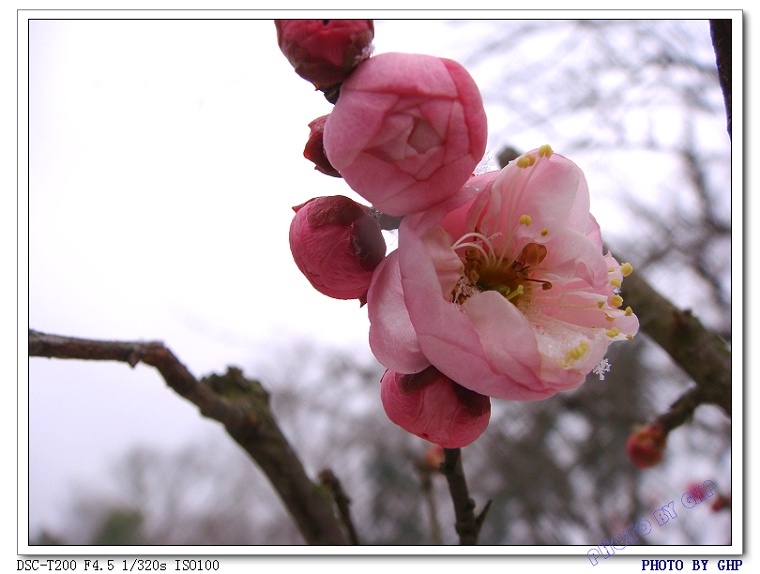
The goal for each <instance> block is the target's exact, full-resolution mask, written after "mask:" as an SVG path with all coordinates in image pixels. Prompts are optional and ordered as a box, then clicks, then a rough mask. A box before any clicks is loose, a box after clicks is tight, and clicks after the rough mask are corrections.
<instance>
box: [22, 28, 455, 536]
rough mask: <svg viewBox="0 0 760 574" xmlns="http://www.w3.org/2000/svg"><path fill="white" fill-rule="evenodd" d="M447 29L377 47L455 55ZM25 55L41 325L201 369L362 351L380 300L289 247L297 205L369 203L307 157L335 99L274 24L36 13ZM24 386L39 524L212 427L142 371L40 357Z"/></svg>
mask: <svg viewBox="0 0 760 574" xmlns="http://www.w3.org/2000/svg"><path fill="white" fill-rule="evenodd" d="M441 26H442V25H441V24H435V23H430V24H425V32H424V33H422V34H413V33H407V32H406V31H405V30H404V26H403V25H401V24H396V25H394V31H393V33H391V34H386V33H384V32H385V30H386V27H385V26H384V25H383V24H382V23H380V22H378V25H377V31H376V37H377V41H376V43H375V44H376V49H377V51H378V52H379V51H391V50H398V51H408V52H414V51H425V50H428V51H431V50H432V51H431V52H430V53H437V54H438V55H446V54H443V53H440V52H436V51H435V45H434V46H433V47H432V48H431V46H430V42H429V40H426V39H429V38H431V37H432V38H435V37H436V36H438V37H441V38H444V37H445V35H444V34H436V33H435V29H436V28H441ZM426 44H427V48H426V47H425V46H426ZM29 46H30V49H29V74H30V87H29V90H30V95H29V105H30V124H29V135H30V148H29V157H30V164H29V165H30V195H29V225H30V235H29V300H30V308H29V324H30V326H31V327H32V328H34V329H37V330H40V331H45V332H50V333H56V334H65V335H71V336H80V337H91V338H100V339H126V340H136V339H145V340H154V339H158V340H162V341H164V342H165V343H166V344H167V345H169V346H170V347H171V348H172V350H173V351H174V352H175V353H176V354H177V355H178V356H179V357H180V358H181V359H182V360H183V361H184V362H185V363H186V364H187V366H188V367H189V368H190V370H191V371H192V372H193V373H195V374H196V375H198V376H202V375H204V374H207V373H209V372H212V371H213V372H221V371H223V370H224V369H225V367H226V366H227V365H230V364H238V365H242V366H249V365H251V364H252V363H254V362H257V361H270V360H271V357H273V356H276V353H277V350H278V348H280V347H282V346H283V345H292V344H293V341H294V340H299V339H311V338H313V339H317V340H319V341H321V342H322V343H325V344H328V345H339V346H342V347H345V346H349V347H351V348H355V349H357V352H362V353H366V352H367V327H368V322H367V316H366V309H361V308H360V307H359V304H358V302H357V301H337V300H334V299H329V298H327V297H325V296H324V295H321V294H319V293H318V292H316V291H314V290H313V289H311V287H310V285H309V284H308V282H307V281H306V280H305V278H304V277H303V276H302V275H301V274H300V272H299V271H298V269H297V268H296V266H295V265H294V263H293V260H292V257H291V255H290V249H289V246H288V229H289V225H290V221H291V219H292V216H293V211H292V210H291V207H292V206H294V205H298V204H300V203H303V202H304V201H306V200H307V199H309V198H311V197H315V196H318V195H332V194H346V195H349V196H352V197H355V198H356V199H360V198H358V197H357V196H355V195H352V192H351V190H350V189H349V188H348V187H347V186H346V185H345V184H344V182H343V181H342V180H339V179H335V178H330V177H327V176H324V175H322V174H319V173H318V172H316V171H314V170H313V167H312V165H311V164H310V163H309V162H308V161H306V160H305V159H304V158H303V157H302V152H303V146H304V144H305V141H306V137H307V136H308V127H307V124H308V123H309V122H310V121H311V120H312V119H314V118H315V117H318V116H320V115H323V114H326V113H329V111H330V109H331V107H332V106H331V105H330V104H329V103H328V102H327V101H326V100H325V99H324V98H323V97H322V96H321V94H319V93H316V92H315V91H314V90H313V88H312V87H311V86H310V84H308V83H307V82H306V81H304V80H302V79H301V78H299V77H298V76H297V75H296V74H295V73H294V72H293V71H292V68H291V67H290V65H289V64H288V62H287V60H286V59H285V58H284V56H282V54H281V53H280V51H279V48H278V46H277V42H276V34H275V29H274V25H273V23H272V21H271V20H238V21H168V22H167V21H138V22H136V21H125V20H121V21H119V20H112V21H111V20H109V21H102V20H94V21H86V20H83V21H66V20H57V21H49V20H47V21H32V22H30V26H29ZM29 377H30V383H31V384H30V386H29V405H30V421H29V428H30V434H29V453H30V482H29V488H30V522H31V528H32V531H35V527H39V526H40V525H42V524H43V521H45V520H50V519H51V516H52V517H54V516H55V515H56V513H57V511H63V510H66V509H65V508H61V506H62V504H61V503H62V501H63V500H65V499H66V497H67V493H68V492H69V491H70V489H71V487H72V482H71V481H72V479H74V480H75V481H76V482H82V483H84V482H86V481H87V480H88V479H90V477H91V476H92V475H93V474H95V473H98V472H101V471H102V470H103V469H105V468H107V467H108V465H109V464H111V463H112V462H113V460H115V458H116V457H118V456H119V454H120V453H121V450H120V449H121V448H122V447H124V446H125V445H126V444H128V443H135V442H139V443H144V444H157V445H161V444H168V445H173V444H184V443H186V442H187V441H188V440H192V437H193V435H194V433H197V432H203V431H205V430H206V429H209V428H212V429H213V428H215V427H216V425H215V423H212V422H209V421H207V420H202V419H201V418H200V416H199V415H198V414H197V412H196V409H195V407H193V406H192V405H190V404H189V403H186V402H185V401H183V400H181V399H179V398H178V397H176V396H175V395H174V394H173V392H171V391H169V390H168V389H166V388H165V387H164V385H163V383H162V381H161V379H160V378H159V377H158V375H157V374H156V373H155V372H154V371H153V370H152V369H150V368H147V367H144V366H138V367H137V368H136V369H135V370H131V369H130V368H129V367H127V366H126V365H119V364H93V363H80V362H75V361H48V360H42V359H35V360H32V361H30V363H29Z"/></svg>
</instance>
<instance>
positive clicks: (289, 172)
mask: <svg viewBox="0 0 760 574" xmlns="http://www.w3.org/2000/svg"><path fill="white" fill-rule="evenodd" d="M28 34H29V326H30V328H33V329H36V330H39V331H43V332H49V333H54V334H61V335H71V336H79V337H88V338H98V339H122V340H161V341H164V342H165V343H166V344H167V345H168V346H169V347H170V348H171V349H172V350H173V351H174V352H175V353H176V354H177V356H178V357H180V359H181V360H182V361H183V362H184V363H185V364H186V365H187V366H188V367H189V369H190V370H191V371H192V372H193V373H194V374H195V375H196V376H198V377H200V376H203V375H206V374H209V373H212V372H217V373H221V372H223V371H225V370H226V367H227V366H228V365H235V366H239V367H241V368H242V369H243V370H244V371H245V373H246V375H248V376H250V377H255V378H258V379H260V380H261V381H262V383H263V384H264V386H265V387H266V388H267V389H268V390H270V392H271V393H272V396H273V399H272V401H273V403H272V404H273V409H274V412H275V414H276V415H277V416H278V419H279V421H280V423H281V426H282V427H283V428H284V430H285V432H286V434H287V436H288V437H289V439H290V440H291V442H292V444H293V446H294V448H295V449H296V450H297V452H298V453H299V454H300V455H301V457H302V460H303V461H304V463H305V465H306V468H307V470H308V471H309V473H310V474H311V475H312V476H315V475H316V474H317V472H318V471H319V470H321V469H322V468H324V467H329V468H331V469H332V470H333V472H334V473H335V474H336V475H337V476H338V478H339V479H340V480H341V482H342V483H343V487H344V489H345V490H346V491H347V493H348V494H349V496H350V497H351V499H352V511H353V513H354V521H355V524H356V525H357V528H358V530H359V536H360V537H361V539H362V541H363V542H364V543H365V544H394V545H395V544H404V545H429V544H437V543H444V544H453V543H456V534H455V532H454V529H453V515H452V514H453V513H452V510H451V502H450V499H449V498H448V493H447V491H446V485H445V480H444V479H443V477H442V476H439V475H436V474H435V473H431V472H429V471H427V470H425V467H424V464H423V461H424V459H425V456H426V454H427V451H428V447H429V445H428V444H427V443H425V441H422V440H421V439H418V438H416V437H413V436H411V435H408V434H407V433H405V432H404V431H402V430H400V429H398V428H397V427H395V426H394V425H393V424H392V423H390V422H389V421H388V420H387V418H386V417H385V414H384V412H383V410H382V406H381V404H380V400H379V379H380V376H381V375H382V368H381V367H380V366H379V365H378V364H377V363H376V362H375V360H374V359H373V357H372V355H371V353H370V352H369V348H368V344H367V329H368V321H367V315H366V308H360V307H359V304H358V302H357V301H337V300H332V299H329V298H327V297H325V296H323V295H320V294H319V293H317V292H316V291H314V290H313V289H311V287H310V285H309V284H308V282H307V281H306V279H304V278H303V277H302V276H301V275H300V273H299V272H298V270H297V268H296V267H295V264H294V263H293V261H292V258H291V256H290V251H289V247H288V240H287V234H288V228H289V225H290V220H291V218H292V214H293V212H292V210H291V207H292V206H294V205H298V204H300V203H303V202H304V201H306V200H307V199H309V198H311V197H314V196H319V195H334V194H343V195H348V196H349V197H352V198H354V199H357V200H360V201H361V199H360V198H358V196H356V195H354V194H353V192H351V190H350V189H349V188H348V187H347V186H346V185H345V183H344V182H343V181H342V180H340V179H336V178H330V177H328V176H324V175H322V174H320V173H318V172H316V171H314V170H313V168H312V166H311V164H310V163H309V162H308V161H306V160H305V159H304V158H303V157H302V151H303V146H304V144H305V142H306V138H307V136H308V127H307V124H308V123H309V122H310V121H311V120H312V119H314V118H316V117H317V116H320V115H324V114H326V113H329V111H330V108H331V105H330V104H329V103H328V102H327V101H326V100H325V99H324V98H323V97H322V96H321V94H320V93H318V92H315V91H314V90H313V88H312V87H311V86H310V84H308V83H307V82H306V81H304V80H302V79H301V78H299V77H298V76H297V75H296V74H295V73H294V72H293V71H292V69H291V68H290V66H289V64H288V62H287V61H286V59H285V58H284V57H283V56H282V54H281V53H280V52H279V49H278V47H277V43H276V35H275V29H274V24H273V23H272V21H269V20H255V19H225V20H179V19H177V20H159V19H153V20H140V19H137V20H123V19H116V18H114V19H92V20H84V19H77V18H76V17H75V15H74V17H73V18H72V19H66V20H45V19H40V20H31V21H30V22H29V27H28ZM374 44H375V53H381V52H389V51H404V52H422V53H428V54H433V55H437V56H442V57H448V58H452V59H456V60H458V61H460V62H461V63H462V64H464V65H465V66H466V67H467V68H468V70H469V71H470V72H471V74H472V75H473V77H474V78H475V80H476V82H477V83H478V85H479V86H480V88H481V91H482V94H483V98H484V101H485V105H486V111H487V114H488V120H489V134H490V135H489V144H488V155H487V157H486V158H484V164H485V165H487V166H489V167H491V168H496V167H498V161H499V160H498V157H499V154H500V153H501V152H502V151H503V150H504V149H505V148H513V149H515V150H518V151H525V150H528V149H532V148H535V147H538V146H539V145H542V144H544V143H549V144H550V145H552V147H553V148H554V150H555V152H557V153H561V154H562V155H565V156H568V157H570V158H571V159H573V160H574V161H575V162H576V163H577V164H578V165H579V166H581V168H582V169H583V170H584V172H585V173H586V177H587V179H588V181H589V186H590V189H591V209H592V213H594V215H595V216H596V217H597V219H598V221H599V223H600V226H601V228H602V233H603V237H604V239H605V241H606V243H607V244H608V246H609V247H610V249H611V250H612V251H613V254H615V255H616V257H617V258H618V260H620V261H630V262H631V263H633V265H634V268H635V270H636V271H635V272H636V273H641V274H642V275H643V276H645V277H646V278H647V279H648V280H649V281H650V282H651V283H652V284H653V285H655V287H656V288H657V289H658V290H659V291H660V292H661V293H662V294H664V295H665V296H667V297H668V298H670V299H671V300H672V301H673V302H675V303H676V304H677V305H679V306H680V307H683V308H689V309H691V310H692V312H693V313H694V314H695V315H696V316H697V317H699V318H700V319H701V320H702V321H703V322H704V323H705V324H706V325H707V326H708V327H710V328H711V329H714V330H715V331H717V332H718V333H719V334H720V335H721V336H723V337H724V338H725V339H726V341H727V342H728V343H729V344H730V341H731V337H732V305H731V302H732V284H736V283H737V282H736V281H732V273H733V274H735V273H738V272H739V271H738V269H737V267H738V265H735V266H734V267H733V268H732V251H731V246H732V243H731V241H732V209H737V203H736V199H735V198H736V197H738V194H739V192H740V191H739V190H732V187H731V141H730V139H729V138H728V135H727V133H726V128H725V112H724V107H723V99H722V94H721V91H720V88H719V85H718V80H717V73H716V70H715V57H714V53H713V49H712V45H711V41H710V33H709V24H708V22H707V21H706V20H597V21H584V20H572V21H571V20H525V21H521V20H498V21H495V20H470V21H434V20H387V21H384V20H376V21H375V42H374ZM732 192H733V193H732ZM732 198H734V203H732ZM734 220H735V218H734ZM387 240H388V244H389V248H390V249H393V248H394V242H395V237H394V235H393V232H389V233H388V235H387ZM734 312H736V310H735V309H734ZM608 357H609V359H610V361H611V363H612V369H611V372H610V373H609V374H608V375H607V377H606V378H605V380H603V381H601V380H599V379H598V378H597V377H594V376H592V377H590V378H589V380H588V381H587V383H586V384H585V385H583V386H582V387H581V388H580V389H578V390H576V391H573V392H570V393H564V394H562V395H559V396H556V397H554V398H552V399H549V400H546V401H542V402H538V403H508V402H504V401H494V404H493V416H492V422H491V424H490V426H489V428H488V429H487V431H486V433H485V434H484V435H483V436H482V437H481V439H479V440H478V441H477V442H476V443H475V444H473V445H472V446H470V447H466V448H465V449H463V457H464V464H465V471H466V473H467V475H468V480H469V483H470V490H471V494H472V496H473V498H474V499H475V500H476V502H477V503H478V505H479V506H482V505H483V504H484V503H485V502H486V501H487V500H492V501H493V502H492V505H493V506H492V508H491V511H490V513H489V517H488V520H487V521H486V523H485V525H484V527H483V531H482V534H481V542H482V543H483V544H487V545H521V546H522V545H528V546H531V545H579V546H586V547H591V546H595V545H596V544H598V543H600V542H602V541H603V540H604V539H607V538H609V537H610V536H611V535H613V534H616V533H619V532H620V531H621V530H622V529H623V528H625V527H626V526H628V525H630V524H632V523H633V522H635V521H636V520H638V519H639V518H642V517H646V516H647V515H649V514H650V513H651V512H652V511H653V510H654V509H656V508H659V507H660V506H662V505H665V504H667V503H668V502H670V501H671V500H676V507H677V508H678V504H679V503H678V501H679V500H680V496H681V494H682V493H683V492H685V491H686V490H688V487H689V485H690V484H691V483H700V484H701V483H702V482H703V481H705V480H708V479H709V480H712V481H714V482H715V484H716V485H717V490H718V491H719V492H721V493H723V494H730V493H731V486H732V461H733V462H734V463H735V462H736V461H737V460H738V458H737V457H740V455H741V453H738V452H734V453H733V457H732V450H731V434H732V427H731V422H730V420H729V419H728V418H727V417H726V416H725V415H724V414H723V413H722V412H721V411H720V410H719V409H718V408H716V407H710V406H703V407H700V408H699V409H698V410H697V412H696V414H695V417H694V418H693V420H691V421H690V422H689V423H687V424H686V425H685V426H683V427H681V428H679V429H677V430H675V431H673V433H671V435H670V438H669V443H668V449H667V453H666V459H665V461H664V463H663V464H661V465H660V466H658V467H655V468H653V469H650V470H646V471H639V470H637V469H636V468H635V467H634V466H633V465H632V464H631V463H630V462H629V461H628V460H627V458H626V454H625V450H624V443H625V440H626V438H627V436H628V434H629V433H630V432H631V430H632V429H633V428H634V427H635V425H637V424H639V423H643V422H646V421H648V420H650V419H651V418H653V417H654V416H656V415H657V414H659V413H660V412H663V411H664V410H666V409H667V407H668V405H669V404H670V403H671V402H672V401H673V400H675V399H676V398H677V397H679V396H680V395H681V394H682V393H683V392H684V391H685V390H686V389H687V388H689V385H690V382H689V380H688V378H687V377H686V376H685V375H684V374H683V372H682V371H681V370H680V369H679V367H677V366H676V365H674V364H673V363H672V362H671V360H670V359H669V357H668V356H667V355H666V354H665V353H664V352H663V351H662V350H661V349H659V348H658V347H657V346H656V345H655V344H653V343H652V342H651V341H650V340H649V339H648V338H647V337H646V335H644V334H641V335H639V336H637V338H636V339H635V340H634V342H632V343H629V344H625V345H622V344H621V345H619V346H614V347H612V349H611V352H610V354H609V356H608ZM22 398H26V397H22ZM28 407H29V408H28V518H29V521H28V530H29V532H28V535H29V541H30V544H46V545H47V544H128V545H139V544H171V545H185V544H187V545H199V544H213V545H217V544H245V545H290V544H301V543H302V540H301V538H300V536H299V534H298V532H297V530H296V528H295V527H294V525H293V524H292V523H291V521H290V519H289V518H288V516H287V515H286V514H285V511H284V509H283V508H282V506H281V504H280V502H279V500H278V499H277V496H276V494H275V493H274V491H273V490H272V488H271V487H270V486H269V484H268V483H267V482H266V479H265V478H264V477H263V476H262V475H261V473H260V472H259V471H258V469H257V468H256V467H255V466H254V465H253V463H252V462H251V461H250V460H249V459H248V458H247V457H246V455H245V453H243V452H242V451H241V450H240V449H239V448H238V447H237V446H236V445H235V444H234V443H233V442H232V441H231V440H230V439H229V438H228V437H227V436H226V435H225V433H224V431H223V429H222V428H221V427H220V425H218V424H217V423H215V422H212V421H209V420H206V419H203V418H201V416H200V415H199V413H198V412H197V410H196V408H195V407H194V406H192V405H191V404H189V403H186V402H185V401H184V400H183V399H181V398H180V397H179V396H177V395H175V394H174V393H173V392H172V391H171V390H169V389H168V388H166V387H165V386H164V384H163V382H162V380H161V379H160V377H159V375H158V374H157V373H156V372H155V371H153V370H152V369H150V368H148V367H145V366H142V365H138V366H137V367H136V368H134V369H130V368H129V367H128V366H126V365H123V364H101V363H85V362H78V361H61V360H47V359H38V358H32V359H30V360H29V387H28ZM23 502H24V501H23V500H22V501H21V504H22V506H23ZM22 510H23V508H22ZM681 510H683V509H681ZM650 518H651V517H650ZM655 528H656V529H655V531H654V532H653V533H652V535H650V536H648V537H647V538H645V539H642V540H641V544H650V545H692V544H697V545H724V544H729V543H730V541H731V514H730V510H722V511H713V510H712V509H711V508H710V505H709V504H702V505H700V506H698V507H696V508H694V509H690V510H688V511H685V512H682V513H680V514H679V516H678V518H677V519H674V520H672V521H671V522H670V523H669V524H667V525H665V526H663V527H661V528H657V527H655Z"/></svg>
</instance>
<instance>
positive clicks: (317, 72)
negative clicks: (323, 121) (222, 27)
mask: <svg viewBox="0 0 760 574" xmlns="http://www.w3.org/2000/svg"><path fill="white" fill-rule="evenodd" d="M274 23H275V26H276V28H277V43H278V44H279V46H280V50H282V53H283V54H285V57H286V58H287V59H288V61H289V62H290V64H291V65H292V66H293V68H294V69H295V71H296V73H297V74H298V75H299V76H301V77H302V78H304V79H305V80H308V81H310V82H311V83H312V84H314V86H315V87H316V88H317V89H320V90H324V89H326V88H329V87H330V86H334V85H336V84H339V83H340V82H342V81H343V80H345V79H346V78H347V77H348V76H349V74H350V73H351V72H352V71H353V70H354V68H356V67H357V66H358V65H359V64H360V63H361V62H362V61H364V60H366V59H367V58H368V57H369V56H370V54H371V52H372V39H373V38H374V37H375V26H374V23H373V21H372V20H275V21H274Z"/></svg>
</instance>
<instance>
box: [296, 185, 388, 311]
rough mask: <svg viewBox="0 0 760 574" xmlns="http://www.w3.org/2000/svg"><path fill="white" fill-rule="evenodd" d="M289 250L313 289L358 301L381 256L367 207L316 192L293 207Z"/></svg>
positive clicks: (380, 242) (377, 230) (381, 243)
mask: <svg viewBox="0 0 760 574" xmlns="http://www.w3.org/2000/svg"><path fill="white" fill-rule="evenodd" d="M293 209H294V211H295V212H296V215H295V217H294V218H293V221H292V223H291V225H290V250H291V252H292V253H293V259H294V260H295V262H296V265H297V266H298V268H299V269H300V270H301V273H303V274H304V275H305V276H306V278H307V279H308V280H309V282H310V283H311V284H312V285H313V286H314V288H315V289H316V290H317V291H319V292H320V293H323V294H325V295H328V296H330V297H334V298H336V299H359V300H360V302H361V303H362V305H363V304H364V303H365V302H366V294H367V290H368V289H369V285H370V281H371V280H372V272H373V270H374V269H375V268H376V267H377V266H378V264H379V263H380V261H382V260H383V258H384V257H385V250H386V247H385V239H383V234H382V232H381V231H380V225H379V224H378V223H377V220H376V219H375V218H374V217H372V216H371V215H369V213H368V212H369V208H367V207H365V206H363V205H360V204H358V203H356V202H355V201H353V200H351V199H349V198H347V197H343V196H340V195H338V196H333V197H316V198H314V199H310V200H309V201H307V202H306V203H304V204H302V205H299V206H296V207H294V208H293Z"/></svg>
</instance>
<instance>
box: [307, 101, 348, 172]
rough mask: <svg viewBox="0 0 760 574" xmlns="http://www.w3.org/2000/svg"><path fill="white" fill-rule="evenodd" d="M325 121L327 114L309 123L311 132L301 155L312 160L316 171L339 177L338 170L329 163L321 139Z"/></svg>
mask: <svg viewBox="0 0 760 574" xmlns="http://www.w3.org/2000/svg"><path fill="white" fill-rule="evenodd" d="M326 121H327V116H321V117H318V118H317V119H316V120H314V121H312V122H311V123H310V124H309V129H310V130H311V132H310V133H309V141H307V142H306V147H305V148H304V150H303V156H304V157H305V158H306V159H308V160H309V161H311V162H314V169H316V170H317V171H321V172H322V173H324V174H326V175H331V176H333V177H340V173H338V170H337V169H335V168H334V167H333V166H332V165H330V160H329V159H327V156H326V155H325V148H324V145H323V142H322V140H323V135H324V131H325V122H326Z"/></svg>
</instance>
